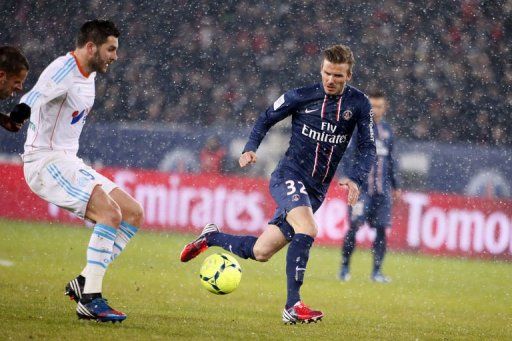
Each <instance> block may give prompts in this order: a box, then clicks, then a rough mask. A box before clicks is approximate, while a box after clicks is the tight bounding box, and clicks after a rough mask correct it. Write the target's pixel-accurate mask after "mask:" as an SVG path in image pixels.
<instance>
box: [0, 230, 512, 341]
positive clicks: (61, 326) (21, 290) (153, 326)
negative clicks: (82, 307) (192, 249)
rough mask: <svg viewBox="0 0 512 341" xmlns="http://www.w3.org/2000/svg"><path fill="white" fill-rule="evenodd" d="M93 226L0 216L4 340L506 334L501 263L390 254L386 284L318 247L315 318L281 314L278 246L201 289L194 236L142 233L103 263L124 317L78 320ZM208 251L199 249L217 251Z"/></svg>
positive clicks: (505, 274)
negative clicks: (186, 249)
mask: <svg viewBox="0 0 512 341" xmlns="http://www.w3.org/2000/svg"><path fill="white" fill-rule="evenodd" d="M90 233H91V230H89V229H86V228H76V227H73V228H69V227H64V226H61V225H55V224H53V225H51V224H29V223H21V222H11V221H5V220H3V221H2V220H0V236H1V237H0V339H16V340H17V339H29V338H35V339H41V338H45V339H85V338H87V339H107V338H108V339H137V340H141V339H180V338H182V339H188V340H196V339H247V338H250V339H265V340H266V339H283V340H284V339H290V338H292V339H293V338H299V337H300V338H301V339H303V338H306V339H309V340H318V339H336V340H340V339H356V338H357V339H370V338H371V339H375V338H378V339H510V338H512V295H511V289H512V269H511V264H509V263H505V262H483V261H470V260H455V259H447V258H428V257H423V256H415V255H408V254H397V253H390V254H388V257H387V259H386V262H385V270H386V271H385V272H386V274H388V275H389V276H391V277H392V278H393V282H392V283H391V284H389V285H382V284H374V283H371V282H370V281H369V271H370V265H371V255H370V254H369V253H368V252H362V251H359V252H356V254H355V255H354V257H353V264H352V280H351V281H350V282H348V283H340V282H339V281H338V280H337V279H336V274H337V271H338V266H339V262H340V255H339V250H338V249H335V248H322V247H318V246H316V247H313V249H312V252H311V256H310V262H309V264H308V271H307V273H306V284H305V285H304V287H303V290H302V297H303V298H304V300H305V301H306V303H308V304H310V305H311V306H312V307H314V308H319V309H322V310H323V311H324V313H325V315H326V316H325V318H324V320H323V321H322V322H320V323H317V324H310V325H295V326H288V325H283V324H282V323H281V310H282V308H283V304H284V301H285V292H286V288H285V276H284V266H285V263H284V258H285V252H283V251H285V250H283V251H281V252H280V253H279V254H278V255H276V256H275V258H273V259H272V260H271V261H270V262H268V263H256V262H252V261H246V260H240V264H241V266H242V269H243V271H244V273H243V277H242V282H241V284H240V287H239V288H238V289H237V290H236V291H235V292H233V293H232V294H229V295H226V296H216V295H213V294H211V293H209V292H207V291H206V290H205V289H203V288H202V286H201V284H200V282H199V276H198V271H199V267H200V264H201V261H202V260H203V259H204V257H205V256H204V255H201V256H200V257H199V259H197V260H193V261H191V262H190V263H186V264H182V263H180V262H179V260H178V256H179V252H180V251H181V248H182V246H183V244H184V243H185V242H186V241H188V240H190V239H191V236H190V235H188V236H187V235H174V234H162V233H151V232H141V233H139V234H138V235H137V236H136V237H135V239H134V240H132V242H131V244H130V245H129V246H128V248H127V249H126V250H125V252H124V253H123V254H122V255H121V256H120V257H119V258H118V259H117V260H116V261H115V262H114V263H113V264H112V265H111V266H110V268H109V270H108V272H107V275H106V278H105V281H104V294H105V296H106V297H107V298H109V302H111V303H112V305H113V306H114V307H115V308H118V309H120V310H122V311H124V312H125V313H127V315H128V319H127V320H126V321H125V322H123V323H122V324H115V325H113V324H110V323H104V324H99V323H95V322H91V321H79V320H77V318H76V315H75V311H74V309H75V304H74V302H71V301H69V300H68V299H67V297H65V296H64V294H63V293H64V286H65V284H66V283H67V282H68V281H69V280H71V279H72V278H73V277H74V276H76V275H77V273H78V272H79V271H80V270H81V269H82V267H83V265H84V262H85V249H86V244H87V242H88V240H89V237H90ZM218 250H219V249H216V248H214V249H212V250H208V251H207V252H206V254H210V253H212V252H215V251H218Z"/></svg>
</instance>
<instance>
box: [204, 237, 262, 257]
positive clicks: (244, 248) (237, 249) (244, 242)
mask: <svg viewBox="0 0 512 341" xmlns="http://www.w3.org/2000/svg"><path fill="white" fill-rule="evenodd" d="M257 239H258V238H256V237H253V236H234V235H232V234H227V233H222V232H217V233H211V234H209V235H208V236H207V237H206V243H207V244H208V246H219V247H221V248H223V249H224V250H226V251H229V252H231V253H234V254H235V255H237V256H239V257H241V258H244V259H247V258H251V259H255V258H254V252H253V250H252V249H253V247H254V244H255V243H256V240H257Z"/></svg>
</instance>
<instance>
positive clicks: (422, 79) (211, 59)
mask: <svg viewBox="0 0 512 341" xmlns="http://www.w3.org/2000/svg"><path fill="white" fill-rule="evenodd" d="M0 10H1V11H2V13H7V16H8V17H11V18H12V19H13V20H11V21H4V22H3V25H2V30H0V37H2V39H1V41H2V43H9V44H13V45H16V46H18V47H21V48H22V49H23V50H24V52H25V53H26V54H27V57H28V58H29V61H30V62H31V73H30V76H29V79H28V82H27V86H28V87H30V86H31V85H32V84H33V82H34V81H35V79H36V76H37V75H38V74H39V73H40V71H41V70H42V68H43V67H44V66H45V65H47V64H48V62H49V61H51V60H53V59H54V58H55V57H57V56H58V55H61V54H64V53H65V52H66V51H68V50H71V49H72V47H73V46H74V42H73V41H72V37H73V36H74V35H75V32H76V31H77V30H78V28H79V25H80V24H81V23H82V21H83V20H85V19H91V18H94V17H108V18H112V19H113V20H115V21H116V22H117V23H118V25H119V26H120V28H121V30H122V36H121V38H120V53H119V55H120V59H119V61H118V63H117V64H115V65H113V67H112V70H111V72H110V73H108V74H106V75H104V76H103V75H101V76H99V77H100V78H107V81H101V82H98V83H97V93H98V94H99V96H97V101H96V103H95V107H94V111H93V115H91V116H90V117H89V118H88V119H89V120H94V121H137V122H149V123H154V122H157V123H159V124H161V123H168V124H178V125H187V124H188V125H192V126H194V127H197V126H201V127H207V126H212V125H226V126H230V127H233V128H230V129H236V128H241V127H244V128H246V127H248V126H249V125H251V123H252V120H253V119H254V118H255V117H256V115H257V113H258V112H259V111H260V110H262V109H264V108H266V107H267V106H268V105H269V104H270V103H272V102H273V101H274V100H275V99H276V98H277V97H278V96H279V95H280V94H281V92H282V91H284V90H285V89H289V88H293V87H299V86H302V85H305V84H309V83H311V82H314V81H318V80H319V79H320V78H319V62H320V59H319V55H320V51H321V49H323V48H324V47H326V46H329V45H330V44H333V43H344V44H347V45H349V46H350V47H351V48H352V50H353V51H354V54H355V57H356V67H355V69H354V78H353V81H352V84H353V85H355V86H357V87H359V88H361V89H363V90H370V89H373V88H382V89H383V90H384V91H385V92H386V93H387V94H388V96H389V97H390V101H391V110H390V120H391V121H392V123H393V124H394V126H395V130H396V131H397V134H398V136H399V137H404V138H413V139H422V140H440V141H446V142H453V141H464V142H465V141H471V142H473V143H478V144H488V145H498V146H503V145H508V146H510V145H512V123H511V122H512V119H511V118H512V109H511V108H512V59H511V58H512V57H511V55H512V54H511V51H510V46H512V1H511V0H503V1H502V0H497V1H477V0H454V1H444V2H438V1H432V0H431V1H419V2H413V1H401V0H382V1H375V2H373V1H372V2H368V3H363V2H361V1H359V0H347V1H343V2H340V1H333V0H328V1H315V0H306V1H301V2H294V3H293V4H292V3H286V2H281V1H252V0H241V1H234V0H231V1H221V2H215V1H208V0H200V1H185V0H179V1H163V2H161V1H158V2H157V1H143V2H140V1H135V0H127V1H104V0H94V1H88V2H64V3H63V2H61V1H58V0H41V1H27V0H19V1H14V0H12V1H5V2H2V3H1V4H0ZM82 19H83V20H82Z"/></svg>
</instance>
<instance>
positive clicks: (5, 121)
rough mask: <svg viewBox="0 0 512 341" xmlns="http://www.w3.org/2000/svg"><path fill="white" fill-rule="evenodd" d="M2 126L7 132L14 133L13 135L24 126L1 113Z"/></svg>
mask: <svg viewBox="0 0 512 341" xmlns="http://www.w3.org/2000/svg"><path fill="white" fill-rule="evenodd" d="M0 125H1V126H2V127H4V128H5V130H8V131H12V132H13V133H15V132H17V131H19V130H20V129H21V127H22V126H23V124H21V123H16V122H14V121H13V120H12V119H11V118H10V117H9V116H7V115H4V114H2V113H0Z"/></svg>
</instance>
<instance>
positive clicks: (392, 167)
mask: <svg viewBox="0 0 512 341" xmlns="http://www.w3.org/2000/svg"><path fill="white" fill-rule="evenodd" d="M394 145H395V135H394V133H393V131H391V138H390V142H389V177H390V180H391V188H393V189H398V188H400V180H399V179H398V174H397V171H396V164H397V162H396V158H395V146H394Z"/></svg>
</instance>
